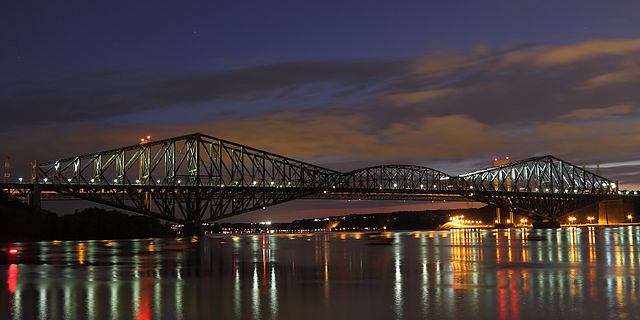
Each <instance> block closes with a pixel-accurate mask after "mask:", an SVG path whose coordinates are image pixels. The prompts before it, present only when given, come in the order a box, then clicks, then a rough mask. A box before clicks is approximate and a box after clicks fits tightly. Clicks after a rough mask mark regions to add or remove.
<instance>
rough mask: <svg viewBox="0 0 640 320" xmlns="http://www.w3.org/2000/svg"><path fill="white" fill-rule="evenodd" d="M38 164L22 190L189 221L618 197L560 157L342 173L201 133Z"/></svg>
mask: <svg viewBox="0 0 640 320" xmlns="http://www.w3.org/2000/svg"><path fill="white" fill-rule="evenodd" d="M35 168H37V170H35V172H34V174H33V177H32V180H33V181H32V184H30V187H28V188H25V186H24V185H17V186H16V185H14V186H12V188H13V189H12V190H14V192H15V194H20V193H23V194H26V193H29V192H31V193H33V191H36V190H37V192H45V193H46V192H49V193H51V192H55V193H57V194H60V195H63V196H68V197H73V198H79V199H85V200H90V201H93V202H97V203H102V204H106V205H110V206H113V207H117V208H121V209H125V210H130V211H133V212H138V213H141V214H145V215H150V216H155V217H158V218H162V219H165V220H170V221H176V222H186V223H200V222H207V221H213V220H217V219H220V218H224V217H229V216H232V215H237V214H241V213H245V212H248V211H252V210H256V209H262V208H266V207H268V206H272V205H275V204H279V203H283V202H286V201H290V200H294V199H299V198H313V199H404V200H431V201H435V200H443V199H444V200H454V201H480V202H484V203H487V204H491V205H494V206H498V207H500V208H503V209H505V210H510V211H513V212H516V213H519V214H522V215H525V216H528V217H531V218H533V219H536V220H544V219H550V220H554V219H557V218H559V217H561V216H562V215H564V214H566V213H567V212H570V211H572V210H575V209H578V208H580V207H584V206H586V205H589V204H592V203H595V202H597V201H599V200H602V199H607V198H611V197H614V196H616V195H617V192H616V185H615V183H613V182H612V181H609V180H607V179H605V178H603V177H600V176H598V175H596V174H593V173H591V172H589V171H587V170H584V169H582V168H579V167H577V166H574V165H572V164H569V163H567V162H564V161H562V160H560V159H557V158H555V157H553V156H544V157H537V158H531V159H526V160H522V161H518V162H515V163H512V164H508V165H503V166H499V167H492V168H487V169H484V170H479V171H475V172H470V173H467V174H463V175H460V176H451V175H448V174H446V173H444V172H442V171H439V170H435V169H431V168H427V167H420V166H409V165H384V166H376V167H369V168H364V169H359V170H354V171H351V172H347V173H342V172H339V171H335V170H331V169H327V168H323V167H320V166H316V165H313V164H310V163H306V162H302V161H298V160H294V159H291V158H287V157H284V156H280V155H276V154H273V153H270V152H266V151H262V150H258V149H255V148H251V147H247V146H243V145H240V144H237V143H233V142H229V141H225V140H222V139H218V138H214V137H211V136H207V135H204V134H200V133H196V134H191V135H186V136H181V137H175V138H170V139H165V140H159V141H146V142H144V143H141V144H139V145H133V146H128V147H124V148H118V149H113V150H109V151H103V152H96V153H92V154H86V155H82V156H77V157H71V158H66V159H60V160H54V161H49V162H45V163H42V164H36V166H35ZM29 188H32V189H29ZM4 189H6V188H4ZM27 189H29V190H27ZM18 190H19V191H18Z"/></svg>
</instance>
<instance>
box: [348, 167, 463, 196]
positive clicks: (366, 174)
mask: <svg viewBox="0 0 640 320" xmlns="http://www.w3.org/2000/svg"><path fill="white" fill-rule="evenodd" d="M455 182H456V181H455V179H452V177H451V176H449V175H448V174H446V173H444V172H442V171H438V170H435V169H431V168H427V167H421V166H410V165H383V166H376V167H369V168H364V169H358V170H354V171H351V172H348V173H345V174H344V175H343V176H342V180H341V185H340V187H342V188H345V189H359V190H362V189H369V190H370V189H379V190H391V191H394V190H395V191H396V192H399V191H402V190H411V191H419V190H425V191H426V190H430V191H440V190H456V189H457V185H456V183H455Z"/></svg>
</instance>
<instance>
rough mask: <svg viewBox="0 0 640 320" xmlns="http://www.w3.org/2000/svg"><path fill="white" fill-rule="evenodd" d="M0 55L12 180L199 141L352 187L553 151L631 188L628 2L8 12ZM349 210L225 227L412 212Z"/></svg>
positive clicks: (15, 4)
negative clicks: (370, 174)
mask: <svg viewBox="0 0 640 320" xmlns="http://www.w3.org/2000/svg"><path fill="white" fill-rule="evenodd" d="M98 2H100V3H98ZM0 43H1V44H2V45H1V46H0V111H1V113H0V114H1V117H0V119H2V121H1V125H0V152H1V153H2V154H4V153H7V152H8V153H9V154H10V155H11V159H12V175H13V176H14V177H17V176H28V172H29V171H28V163H29V162H30V161H32V160H34V159H38V160H40V161H46V160H52V159H56V158H61V157H68V156H72V155H79V154H85V153H90V152H97V151H100V150H106V149H112V148H115V147H120V146H125V145H131V144H135V143H136V141H137V140H138V138H139V137H140V136H145V135H147V134H150V135H153V137H154V138H157V139H161V138H168V137H172V136H177V135H183V134H189V133H193V132H202V133H205V134H208V135H211V136H215V137H219V138H223V139H226V140H230V141H234V142H238V143H241V144H244V145H248V146H252V147H256V148H260V149H264V150H268V151H271V152H274V153H279V154H282V155H285V156H289V157H293V158H296V159H300V160H304V161H308V162H311V163H314V164H318V165H323V166H325V167H328V168H332V169H336V170H344V171H346V170H352V169H357V168H360V167H364V166H370V165H377V164H387V163H403V164H417V165H423V166H428V167H432V168H436V169H439V170H442V171H445V172H447V173H450V174H460V173H464V172H466V171H471V170H473V169H478V168H484V167H487V166H489V165H490V164H491V160H492V159H493V158H494V157H504V156H510V157H511V158H512V159H523V158H528V157H531V156H537V155H546V154H553V155H555V156H557V157H559V158H562V159H564V160H566V161H568V162H571V163H574V164H576V165H579V166H585V167H587V168H590V169H591V170H593V171H597V172H598V173H600V174H602V175H603V176H605V177H607V178H609V179H611V180H617V181H619V183H620V185H621V187H622V188H628V189H638V188H640V150H639V148H638V146H639V145H640V126H638V122H639V121H640V103H639V101H640V99H639V98H640V90H638V88H639V85H640V2H638V1H608V2H603V1H592V0H581V1H574V0H567V1H546V0H522V1H506V0H505V1H480V2H479V1H349V2H348V3H347V2H346V1H321V2H307V1H291V2H289V1H262V2H255V3H251V2H239V1H202V2H198V1H189V2H188V4H185V3H183V2H179V1H161V0H158V1H90V2H87V1H64V2H62V3H54V2H52V1H27V0H22V1H12V0H9V1H3V2H2V3H0ZM598 166H599V168H598ZM351 205H352V204H345V203H344V202H326V201H325V202H322V201H310V200H307V201H299V202H297V203H292V204H284V205H280V206H276V207H273V208H270V209H269V210H266V211H268V212H267V213H264V212H261V213H260V215H262V216H257V214H253V213H250V214H246V215H241V216H238V217H237V218H234V219H240V220H242V219H249V220H251V219H254V220H255V219H265V217H264V215H265V214H266V215H268V217H267V218H269V219H273V220H274V221H277V220H290V218H292V217H311V216H312V215H322V214H321V213H322V212H319V211H318V210H326V212H331V213H332V214H331V215H334V214H333V213H335V212H339V211H340V210H341V209H342V208H347V209H345V210H347V211H348V210H352V211H358V212H361V211H367V210H372V211H385V210H396V209H398V208H401V209H402V208H407V207H408V206H409V205H407V204H405V203H401V202H384V203H381V202H366V203H364V204H359V205H358V206H357V207H358V208H356V207H348V206H351ZM429 206H430V204H420V205H418V204H416V203H411V204H410V207H411V208H418V207H421V208H424V207H429ZM332 210H333V211H332ZM345 213H348V212H345Z"/></svg>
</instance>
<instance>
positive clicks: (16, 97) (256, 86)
mask: <svg viewBox="0 0 640 320" xmlns="http://www.w3.org/2000/svg"><path fill="white" fill-rule="evenodd" d="M406 68H407V63H406V62H403V61H374V62H367V61H329V62H294V63H284V64H276V65H267V66H261V67H252V68H245V69H236V70H230V71H226V72H218V73H196V74H181V75H148V74H144V73H140V72H137V71H132V72H113V73H96V74H81V75H74V76H70V77H67V78H64V79H61V80H54V81H42V82H31V83H20V84H13V85H10V86H9V87H10V88H12V89H6V90H4V91H3V93H2V94H1V95H0V105H1V106H3V110H6V112H5V116H6V117H8V118H10V119H12V121H11V125H13V126H20V125H33V124H42V123H60V122H73V121H82V120H96V119H102V118H105V117H112V116H119V115H124V114H130V113H134V112H140V111H148V110H161V109H163V108H166V107H171V106H179V105H183V106H188V105H193V104H199V103H205V102H211V101H215V100H224V99H228V100H249V101H250V100H260V99H266V98H272V97H274V96H276V97H278V98H280V99H283V98H286V97H288V96H291V95H294V94H295V91H296V88H300V87H303V86H305V85H313V84H320V83H336V84H337V85H338V86H340V87H341V88H343V89H344V90H352V92H356V91H358V90H363V89H366V88H369V87H370V86H371V85H375V84H377V83H379V82H380V81H382V80H383V79H386V78H389V77H391V76H393V75H399V74H402V73H404V72H405V69H406Z"/></svg>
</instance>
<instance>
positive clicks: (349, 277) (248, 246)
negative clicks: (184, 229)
mask: <svg viewBox="0 0 640 320" xmlns="http://www.w3.org/2000/svg"><path fill="white" fill-rule="evenodd" d="M532 232H534V233H535V232H538V233H539V234H541V235H544V236H545V237H546V240H545V241H528V240H527V232H523V231H522V230H520V229H517V230H513V229H512V230H509V231H506V230H500V231H495V230H493V231H492V230H483V231H478V230H452V231H422V232H393V233H388V234H386V236H388V237H390V238H391V239H392V243H391V244H390V245H373V244H370V242H369V241H368V240H367V239H368V234H366V233H314V234H269V235H241V236H214V237H201V238H199V239H192V238H184V239H180V238H178V239H141V240H123V241H115V240H114V241H100V240H96V241H54V242H38V243H16V244H6V245H5V247H7V246H13V247H16V248H18V249H19V253H18V254H17V255H15V256H11V257H9V258H7V256H9V255H8V254H7V253H6V252H1V253H0V254H3V255H4V257H2V259H4V260H2V261H1V262H2V264H1V265H0V281H1V283H0V312H1V313H0V319H38V318H39V319H366V318H371V319H425V318H429V319H443V318H451V319H542V318H548V319H560V318H563V319H622V318H628V319H633V318H637V316H638V314H640V301H639V297H638V294H639V292H640V287H639V283H638V275H639V273H640V272H639V268H638V266H639V264H638V263H639V262H640V243H639V242H638V241H639V240H640V227H619V228H583V229H576V228H571V229H557V230H544V231H532Z"/></svg>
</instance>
